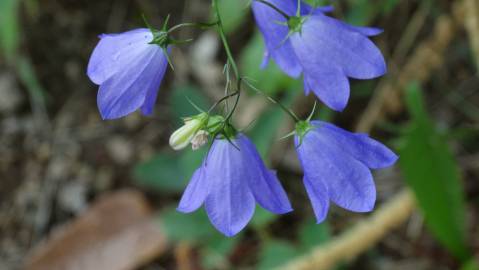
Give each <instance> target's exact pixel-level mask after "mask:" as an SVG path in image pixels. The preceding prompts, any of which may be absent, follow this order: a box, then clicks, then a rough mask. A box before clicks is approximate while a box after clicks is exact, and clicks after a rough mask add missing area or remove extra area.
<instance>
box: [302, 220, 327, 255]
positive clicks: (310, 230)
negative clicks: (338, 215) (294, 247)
mask: <svg viewBox="0 0 479 270" xmlns="http://www.w3.org/2000/svg"><path fill="white" fill-rule="evenodd" d="M330 238H331V233H330V231H329V225H328V223H326V222H323V223H321V224H316V220H314V219H310V220H308V221H306V222H305V223H304V224H303V225H302V226H301V228H300V229H299V242H300V247H301V249H302V250H303V251H304V252H308V251H310V250H311V249H312V248H314V247H316V246H317V245H319V244H321V243H324V242H327V241H328V240H329V239H330Z"/></svg>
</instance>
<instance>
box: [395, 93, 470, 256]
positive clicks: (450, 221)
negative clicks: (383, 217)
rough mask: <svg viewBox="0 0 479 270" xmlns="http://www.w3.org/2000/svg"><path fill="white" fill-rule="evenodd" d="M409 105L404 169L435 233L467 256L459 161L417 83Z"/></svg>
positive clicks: (401, 160)
mask: <svg viewBox="0 0 479 270" xmlns="http://www.w3.org/2000/svg"><path fill="white" fill-rule="evenodd" d="M407 104H408V108H409V111H410V113H411V115H412V126H411V127H410V129H409V130H408V132H407V134H406V135H405V136H404V138H403V143H404V145H403V147H402V149H401V150H400V156H401V158H400V165H401V168H402V172H403V174H404V177H405V179H406V181H407V183H408V184H409V186H410V187H411V188H412V189H413V191H414V193H415V194H416V197H417V200H418V203H419V205H420V207H421V209H422V211H423V213H424V216H425V218H426V223H427V225H428V227H429V228H430V230H431V231H432V232H433V234H434V235H435V236H436V237H437V238H438V240H439V241H440V242H441V243H442V244H443V245H444V246H445V247H446V248H448V249H449V250H450V251H451V253H452V254H454V255H455V256H457V257H458V258H461V259H464V258H467V256H468V254H469V252H468V249H467V247H466V244H465V208H464V194H463V190H462V183H461V176H460V173H459V169H458V166H457V163H456V162H455V161H454V158H453V156H452V154H451V152H450V150H449V148H448V144H447V141H446V140H445V138H444V136H443V135H442V134H440V133H439V132H438V131H437V129H436V128H435V126H434V123H433V122H432V121H431V120H430V119H429V116H428V115H427V113H426V110H425V108H424V105H423V99H422V96H421V91H420V89H419V87H418V86H417V85H411V87H409V89H408V95H407Z"/></svg>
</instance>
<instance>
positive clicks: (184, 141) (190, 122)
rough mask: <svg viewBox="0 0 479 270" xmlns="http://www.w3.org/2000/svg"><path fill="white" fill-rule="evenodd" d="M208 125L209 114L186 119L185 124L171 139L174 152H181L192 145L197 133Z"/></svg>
mask: <svg viewBox="0 0 479 270" xmlns="http://www.w3.org/2000/svg"><path fill="white" fill-rule="evenodd" d="M207 123H208V114H207V113H201V114H198V115H196V116H193V117H190V118H186V119H185V124H184V125H183V126H182V127H181V128H179V129H178V130H176V131H175V132H174V133H173V134H172V135H171V137H170V146H171V148H173V149H174V150H181V149H184V148H185V147H187V146H188V144H190V142H191V140H193V138H194V137H195V135H196V133H198V131H200V130H201V129H203V128H204V127H205V126H206V124H207Z"/></svg>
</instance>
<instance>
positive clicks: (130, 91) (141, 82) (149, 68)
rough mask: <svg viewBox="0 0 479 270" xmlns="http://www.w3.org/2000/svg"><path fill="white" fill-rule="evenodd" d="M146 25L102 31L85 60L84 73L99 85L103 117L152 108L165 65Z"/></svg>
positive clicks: (145, 111)
mask: <svg viewBox="0 0 479 270" xmlns="http://www.w3.org/2000/svg"><path fill="white" fill-rule="evenodd" d="M153 38H154V37H153V33H152V32H151V31H150V30H149V29H146V28H141V29H135V30H132V31H128V32H124V33H121V34H103V35H101V36H100V42H99V43H98V45H97V46H96V47H95V49H94V51H93V53H92V55H91V57H90V62H89V63H88V71H87V74H88V77H90V80H92V81H93V82H94V83H95V84H97V85H100V89H99V91H98V97H97V103H98V109H99V110H100V114H101V116H102V118H103V119H115V118H120V117H123V116H126V115H128V114H130V113H132V112H134V111H136V110H138V109H141V112H142V113H143V114H145V115H150V114H151V113H152V112H153V107H154V104H155V102H156V98H157V94H158V90H159V87H160V85H161V81H162V80H163V76H164V74H165V72H166V69H167V66H168V59H167V56H166V55H165V50H164V49H162V48H161V47H160V46H158V45H157V44H150V42H151V41H153Z"/></svg>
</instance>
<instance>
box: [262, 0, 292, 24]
mask: <svg viewBox="0 0 479 270" xmlns="http://www.w3.org/2000/svg"><path fill="white" fill-rule="evenodd" d="M254 1H256V2H259V3H262V4H265V5H267V6H268V7H270V8H272V9H274V10H275V11H276V12H278V13H279V14H281V16H283V17H284V18H285V19H286V20H289V18H290V17H291V16H289V15H288V14H286V12H284V11H282V10H281V9H280V8H278V7H277V6H275V5H273V4H271V3H270V2H268V1H265V0H254Z"/></svg>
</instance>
